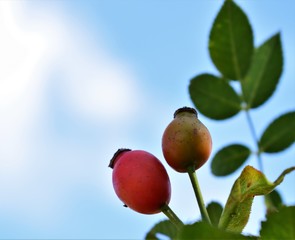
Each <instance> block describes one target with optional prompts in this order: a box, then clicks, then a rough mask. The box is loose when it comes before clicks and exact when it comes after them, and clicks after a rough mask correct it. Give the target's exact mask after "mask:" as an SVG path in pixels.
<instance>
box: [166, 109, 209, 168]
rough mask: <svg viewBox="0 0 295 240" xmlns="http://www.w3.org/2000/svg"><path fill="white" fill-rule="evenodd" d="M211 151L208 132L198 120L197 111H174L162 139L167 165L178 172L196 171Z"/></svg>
mask: <svg viewBox="0 0 295 240" xmlns="http://www.w3.org/2000/svg"><path fill="white" fill-rule="evenodd" d="M211 149H212V140H211V135H210V132H209V131H208V129H207V128H206V127H205V125H204V124H203V123H202V122H201V121H200V120H199V119H198V114H197V111H196V110H195V109H193V108H188V107H184V108H180V109H178V110H176V111H175V113H174V119H173V121H172V122H171V123H170V124H169V125H168V126H167V128H166V129H165V131H164V134H163V137H162V150H163V154H164V157H165V159H166V161H167V163H168V164H169V165H170V166H171V167H172V168H173V169H174V170H176V171H178V172H188V168H191V169H192V170H196V169H198V168H200V167H201V166H202V165H203V164H204V163H205V162H206V161H207V160H208V158H209V156H210V153H211Z"/></svg>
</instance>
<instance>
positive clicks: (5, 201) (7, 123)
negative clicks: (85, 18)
mask: <svg viewBox="0 0 295 240" xmlns="http://www.w3.org/2000/svg"><path fill="white" fill-rule="evenodd" d="M34 17H35V21H33V20H32V19H34ZM105 47H106V45H105V43H104V42H103V41H99V42H96V41H93V40H91V33H90V31H87V29H86V30H85V29H84V30H82V28H79V27H78V28H77V25H75V23H74V22H73V21H72V19H66V17H65V16H63V15H62V13H58V12H57V13H56V12H55V11H51V10H50V9H49V10H48V9H47V10H46V9H43V8H38V9H35V10H32V9H29V8H27V6H26V2H24V1H22V2H19V1H0V118H1V124H0V132H1V134H0V191H1V196H2V197H1V199H0V208H5V209H10V210H12V209H14V211H15V212H18V213H20V211H25V213H27V214H30V215H32V216H33V215H34V213H33V212H34V211H35V214H36V215H38V214H39V217H41V216H42V217H44V214H52V212H51V210H50V209H51V207H56V204H57V199H58V200H60V199H59V197H61V196H60V195H62V194H61V192H62V191H61V189H62V188H64V187H67V184H74V182H71V181H72V180H73V178H75V177H77V176H76V175H75V174H73V173H72V174H71V173H69V175H68V177H70V179H67V177H64V176H63V177H61V176H62V174H61V173H60V176H59V177H61V178H60V180H65V181H66V182H65V184H64V185H63V184H58V180H55V182H54V181H53V182H51V183H50V181H49V179H50V174H52V173H50V170H52V169H46V167H47V165H45V166H41V165H42V164H43V163H42V161H40V162H39V163H37V165H36V162H34V160H32V159H34V155H35V154H36V152H38V148H40V146H41V147H43V148H46V147H47V146H46V141H47V140H44V139H42V138H44V136H41V135H40V133H39V132H38V131H39V130H40V127H42V126H40V124H39V121H40V119H44V114H45V115H46V114H48V112H47V111H46V109H44V108H45V107H46V106H47V105H46V101H47V99H46V96H47V95H46V94H45V93H46V91H47V88H46V87H48V86H49V85H50V77H49V76H50V75H51V74H54V73H55V72H59V74H60V75H59V76H60V77H61V78H60V79H59V80H58V88H59V91H60V93H61V95H62V97H63V100H64V101H65V102H66V104H67V107H68V109H69V111H72V112H73V113H74V115H75V116H76V117H77V118H82V119H83V120H85V121H86V122H87V121H91V122H92V123H93V122H94V123H97V125H98V126H99V124H101V123H102V122H103V123H106V122H112V121H117V119H120V120H125V122H126V121H128V120H129V119H130V118H132V116H133V115H134V114H135V113H136V112H137V110H138V108H139V105H140V101H141V98H142V97H141V94H139V87H138V86H137V83H136V81H135V76H134V75H133V74H132V69H130V66H127V65H126V63H123V62H122V61H121V60H119V59H117V58H116V57H114V56H112V55H111V54H110V53H109V52H108V51H107V50H106V48H105ZM45 137H46V136H45ZM51 147H52V146H51ZM50 150H51V149H50V147H49V150H48V149H47V151H48V152H49V151H50ZM52 150H54V151H57V152H58V151H63V150H60V149H52ZM64 151H70V147H68V148H66V149H65V150H64ZM71 151H75V149H71ZM65 155H74V156H75V153H70V154H69V153H65ZM53 164H54V163H53ZM64 164H66V163H64ZM81 165H82V164H81V163H79V164H77V166H81ZM49 166H50V164H49ZM56 167H59V166H56ZM73 167H75V166H74V165H73ZM90 167H91V166H90ZM53 168H55V167H53ZM38 171H41V172H39V173H38ZM46 171H47V172H46ZM72 172H75V171H72ZM76 172H77V171H76ZM63 174H67V173H63ZM38 177H41V178H43V180H41V179H38ZM46 178H47V179H46ZM42 184H43V185H42ZM44 184H45V185H46V184H48V185H47V186H44ZM50 184H51V185H50ZM44 189H46V191H44ZM36 194H37V195H36ZM3 196H5V197H3ZM20 199H21V200H20ZM38 206H39V207H38Z"/></svg>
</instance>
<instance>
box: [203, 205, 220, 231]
mask: <svg viewBox="0 0 295 240" xmlns="http://www.w3.org/2000/svg"><path fill="white" fill-rule="evenodd" d="M206 208H207V212H208V214H209V217H210V220H211V223H212V225H213V226H215V227H217V226H218V223H219V219H220V216H221V213H222V211H223V207H222V206H221V205H220V204H219V203H218V202H211V203H209V204H208V206H207V207H206Z"/></svg>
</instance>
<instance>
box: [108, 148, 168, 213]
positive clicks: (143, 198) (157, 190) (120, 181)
mask: <svg viewBox="0 0 295 240" xmlns="http://www.w3.org/2000/svg"><path fill="white" fill-rule="evenodd" d="M118 151H120V150H118ZM112 161H113V162H112V163H111V164H110V165H111V167H113V175H112V180H113V187H114V190H115V192H116V194H117V196H118V197H119V198H120V199H121V201H122V202H123V203H124V204H125V205H126V206H128V207H129V208H131V209H133V210H134V211H136V212H139V213H143V214H154V213H159V212H161V207H163V206H164V205H165V204H168V203H169V202H170V197H171V185H170V180H169V176H168V174H167V172H166V169H165V168H164V166H163V165H162V163H161V162H160V161H159V160H158V159H157V158H156V157H155V156H154V155H152V154H150V153H148V152H146V151H142V150H134V151H131V150H129V149H128V150H125V151H122V152H119V154H117V156H116V154H115V156H114V158H113V159H112Z"/></svg>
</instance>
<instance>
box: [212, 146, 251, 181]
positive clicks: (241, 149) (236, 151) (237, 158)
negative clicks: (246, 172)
mask: <svg viewBox="0 0 295 240" xmlns="http://www.w3.org/2000/svg"><path fill="white" fill-rule="evenodd" d="M250 154H251V151H250V149H249V148H248V147H246V146H244V145H241V144H233V145H229V146H227V147H224V148H222V149H221V150H220V151H218V152H217V153H216V154H215V156H214V157H213V160H212V162H211V170H212V173H213V174H214V175H215V176H226V175H229V174H231V173H233V172H234V171H236V170H237V169H238V168H239V167H241V166H242V165H243V164H244V163H245V161H246V160H247V159H248V157H249V156H250Z"/></svg>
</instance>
